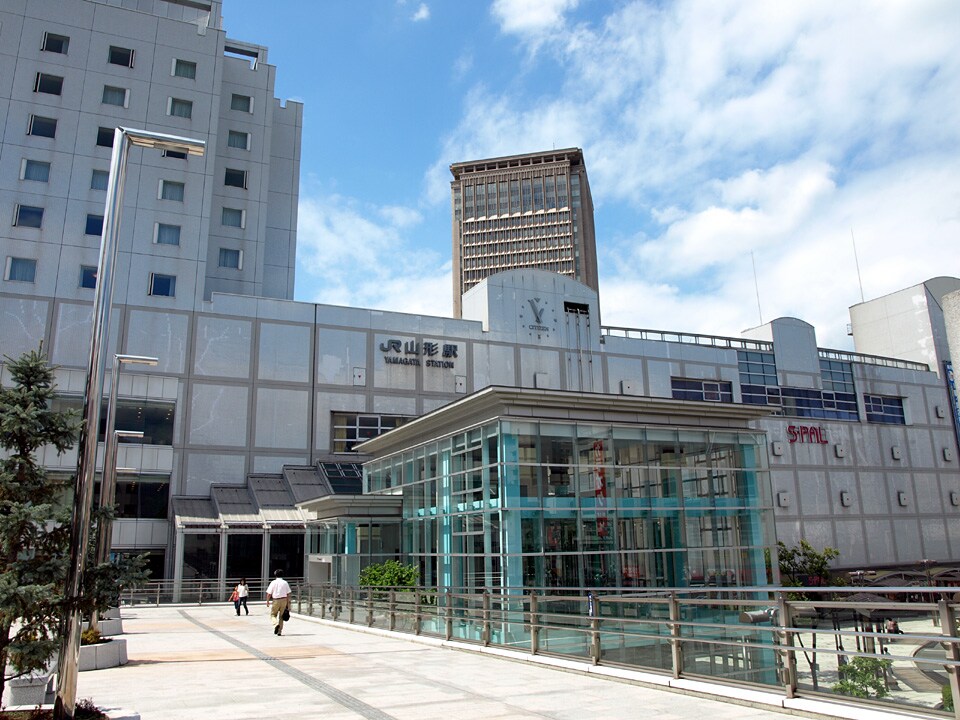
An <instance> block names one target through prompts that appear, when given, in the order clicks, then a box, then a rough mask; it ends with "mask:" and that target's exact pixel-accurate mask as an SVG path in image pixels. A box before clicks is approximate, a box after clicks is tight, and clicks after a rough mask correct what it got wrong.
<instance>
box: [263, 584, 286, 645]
mask: <svg viewBox="0 0 960 720" xmlns="http://www.w3.org/2000/svg"><path fill="white" fill-rule="evenodd" d="M267 605H269V606H270V622H272V623H273V634H274V635H283V613H284V611H285V610H288V609H289V608H290V584H289V583H288V582H287V581H286V580H284V579H283V571H282V570H277V571H276V572H275V573H273V582H271V583H270V585H269V587H267Z"/></svg>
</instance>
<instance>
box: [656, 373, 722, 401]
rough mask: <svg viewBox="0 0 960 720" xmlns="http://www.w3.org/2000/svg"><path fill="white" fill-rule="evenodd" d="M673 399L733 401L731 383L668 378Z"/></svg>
mask: <svg viewBox="0 0 960 720" xmlns="http://www.w3.org/2000/svg"><path fill="white" fill-rule="evenodd" d="M670 387H671V389H672V390H673V399H674V400H701V401H704V402H728V403H732V402H733V385H732V384H731V383H729V382H721V381H717V380H688V379H686V378H670Z"/></svg>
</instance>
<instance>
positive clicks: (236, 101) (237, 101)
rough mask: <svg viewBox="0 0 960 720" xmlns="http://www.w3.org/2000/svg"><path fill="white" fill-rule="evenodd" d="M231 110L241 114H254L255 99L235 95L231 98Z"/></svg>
mask: <svg viewBox="0 0 960 720" xmlns="http://www.w3.org/2000/svg"><path fill="white" fill-rule="evenodd" d="M230 109H231V110H239V111H240V112H245V113H249V112H253V98H252V97H250V96H249V95H237V94H236V93H233V95H232V96H231V98H230Z"/></svg>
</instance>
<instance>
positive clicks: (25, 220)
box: [13, 205, 43, 228]
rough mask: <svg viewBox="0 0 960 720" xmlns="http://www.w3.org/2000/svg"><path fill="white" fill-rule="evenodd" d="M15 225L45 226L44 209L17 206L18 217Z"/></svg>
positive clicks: (31, 206)
mask: <svg viewBox="0 0 960 720" xmlns="http://www.w3.org/2000/svg"><path fill="white" fill-rule="evenodd" d="M13 224H14V225H16V226H17V227H30V228H38V227H40V226H41V225H42V224H43V208H42V207H34V206H33V205H17V216H16V218H15V219H14V221H13Z"/></svg>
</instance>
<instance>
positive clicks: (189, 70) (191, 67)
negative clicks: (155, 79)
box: [173, 58, 197, 80]
mask: <svg viewBox="0 0 960 720" xmlns="http://www.w3.org/2000/svg"><path fill="white" fill-rule="evenodd" d="M173 76H174V77H182V78H187V79H188V80H196V79H197V64H196V63H195V62H191V61H189V60H180V59H179V58H177V59H175V60H174V61H173Z"/></svg>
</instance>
